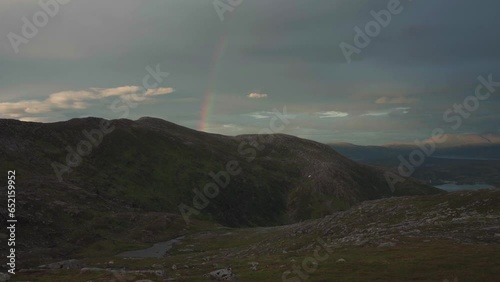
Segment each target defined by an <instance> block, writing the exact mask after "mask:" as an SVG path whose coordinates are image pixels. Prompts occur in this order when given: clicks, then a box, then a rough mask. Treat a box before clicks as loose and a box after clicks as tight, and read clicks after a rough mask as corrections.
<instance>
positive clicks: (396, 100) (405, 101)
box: [375, 96, 419, 104]
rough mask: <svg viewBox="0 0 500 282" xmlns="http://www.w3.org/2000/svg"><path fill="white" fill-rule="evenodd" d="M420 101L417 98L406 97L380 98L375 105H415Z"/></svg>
mask: <svg viewBox="0 0 500 282" xmlns="http://www.w3.org/2000/svg"><path fill="white" fill-rule="evenodd" d="M418 101H419V100H418V99H416V98H408V97H404V96H392V97H389V96H384V97H381V98H378V99H377V100H376V101H375V104H413V103H416V102H418Z"/></svg>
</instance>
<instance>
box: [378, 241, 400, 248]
mask: <svg viewBox="0 0 500 282" xmlns="http://www.w3.org/2000/svg"><path fill="white" fill-rule="evenodd" d="M394 246H396V244H394V243H393V242H385V243H380V244H379V245H378V247H379V248H388V247H394Z"/></svg>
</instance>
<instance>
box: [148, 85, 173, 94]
mask: <svg viewBox="0 0 500 282" xmlns="http://www.w3.org/2000/svg"><path fill="white" fill-rule="evenodd" d="M174 92H175V90H174V89H173V88H170V87H169V88H158V89H148V91H146V94H145V95H146V96H159V95H167V94H170V93H174Z"/></svg>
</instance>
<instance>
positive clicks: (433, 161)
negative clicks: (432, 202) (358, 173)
mask: <svg viewBox="0 0 500 282" xmlns="http://www.w3.org/2000/svg"><path fill="white" fill-rule="evenodd" d="M444 138H445V140H446V141H445V142H441V143H439V142H437V141H438V140H433V139H428V140H425V141H424V142H421V144H422V143H427V144H434V145H435V151H434V152H433V153H432V154H425V162H424V163H423V164H422V165H420V166H418V167H416V170H415V173H414V174H412V177H415V178H417V179H420V180H421V181H424V182H428V183H429V182H432V183H434V184H440V183H441V184H442V183H447V182H457V183H468V184H474V183H486V184H490V185H493V186H498V185H500V135H495V134H485V135H474V134H468V135H445V137H444ZM330 146H331V147H332V148H333V149H335V150H336V151H337V152H339V153H341V154H342V155H344V156H346V157H348V158H351V159H353V160H356V161H359V162H361V163H364V164H369V165H375V166H381V167H386V168H397V167H398V166H399V165H400V164H401V163H402V161H401V158H404V159H406V160H408V158H409V155H410V154H411V153H412V152H413V151H422V149H421V148H420V147H419V146H418V145H417V144H416V143H395V144H387V145H383V146H358V145H354V144H350V143H334V144H330ZM427 148H430V146H429V145H427ZM422 152H423V151H422Z"/></svg>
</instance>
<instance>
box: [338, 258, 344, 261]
mask: <svg viewBox="0 0 500 282" xmlns="http://www.w3.org/2000/svg"><path fill="white" fill-rule="evenodd" d="M337 262H346V261H345V259H343V258H340V259H338V260H337Z"/></svg>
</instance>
